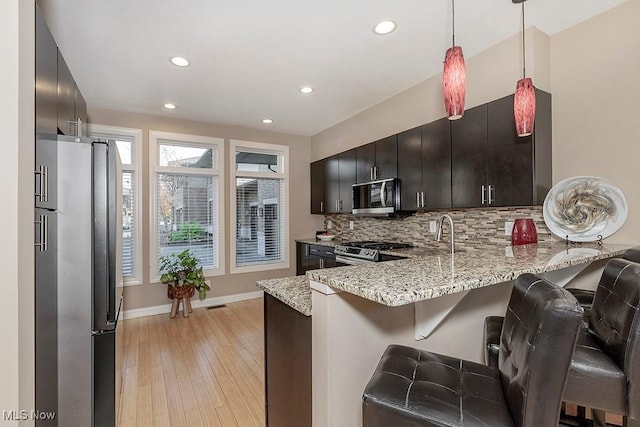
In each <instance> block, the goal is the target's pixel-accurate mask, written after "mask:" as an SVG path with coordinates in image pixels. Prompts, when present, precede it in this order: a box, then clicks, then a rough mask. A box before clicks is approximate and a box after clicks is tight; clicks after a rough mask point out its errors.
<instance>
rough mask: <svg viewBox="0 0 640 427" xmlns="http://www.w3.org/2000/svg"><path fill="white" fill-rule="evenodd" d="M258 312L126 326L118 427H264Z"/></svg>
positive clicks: (231, 308)
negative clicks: (123, 374) (123, 375)
mask: <svg viewBox="0 0 640 427" xmlns="http://www.w3.org/2000/svg"><path fill="white" fill-rule="evenodd" d="M262 304H263V301H262V299H254V300H249V301H242V302H237V303H233V304H228V305H227V306H226V307H223V308H216V309H211V310H207V309H195V310H194V311H193V313H192V314H191V317H189V318H187V319H185V318H183V317H182V311H181V312H180V314H179V315H178V316H177V317H176V318H175V319H169V315H168V314H165V315H158V316H151V317H144V318H139V319H131V320H125V321H124V327H125V330H124V334H125V357H124V362H123V363H124V369H125V371H124V372H125V377H124V382H123V395H122V405H121V408H122V410H121V413H120V416H119V420H120V422H119V423H118V425H119V426H120V427H130V426H138V427H142V426H180V427H185V426H206V427H215V426H222V427H233V426H240V427H249V426H260V427H262V426H264V336H263V307H262Z"/></svg>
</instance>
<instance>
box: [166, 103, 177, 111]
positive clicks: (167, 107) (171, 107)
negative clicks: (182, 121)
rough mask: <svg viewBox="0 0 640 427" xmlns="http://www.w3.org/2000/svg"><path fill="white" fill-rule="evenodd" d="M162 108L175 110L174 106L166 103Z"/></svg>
mask: <svg viewBox="0 0 640 427" xmlns="http://www.w3.org/2000/svg"><path fill="white" fill-rule="evenodd" d="M164 108H166V109H167V110H175V109H176V105H175V104H171V103H169V102H167V103H166V104H164Z"/></svg>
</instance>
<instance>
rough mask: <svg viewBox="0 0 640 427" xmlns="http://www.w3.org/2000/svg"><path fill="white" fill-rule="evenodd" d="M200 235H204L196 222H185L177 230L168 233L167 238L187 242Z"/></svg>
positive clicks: (198, 237)
mask: <svg viewBox="0 0 640 427" xmlns="http://www.w3.org/2000/svg"><path fill="white" fill-rule="evenodd" d="M202 237H204V229H203V228H202V226H201V225H200V224H198V223H197V222H185V223H184V224H181V225H180V227H179V228H178V230H177V231H174V232H172V233H170V234H169V240H170V241H172V242H189V241H192V240H198V239H201V238H202Z"/></svg>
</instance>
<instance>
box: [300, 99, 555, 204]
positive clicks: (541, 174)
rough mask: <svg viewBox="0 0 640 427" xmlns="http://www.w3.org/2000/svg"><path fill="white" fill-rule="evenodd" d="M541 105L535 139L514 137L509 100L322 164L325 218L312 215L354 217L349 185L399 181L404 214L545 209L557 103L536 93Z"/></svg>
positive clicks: (501, 100)
mask: <svg viewBox="0 0 640 427" xmlns="http://www.w3.org/2000/svg"><path fill="white" fill-rule="evenodd" d="M536 105H537V108H536V121H535V127H534V133H533V135H532V136H530V137H526V138H519V137H518V136H517V135H516V132H515V124H514V117H513V95H509V96H506V97H503V98H500V99H497V100H495V101H492V102H489V103H487V104H483V105H480V106H477V107H474V108H471V109H468V110H466V111H465V113H464V116H463V117H462V118H461V119H460V120H455V121H449V120H448V119H447V118H442V119H439V120H436V121H434V122H431V123H428V124H425V125H423V126H418V127H416V128H413V129H410V130H407V131H405V132H402V133H399V134H398V135H396V136H392V137H389V138H385V139H382V140H380V141H377V142H374V143H371V144H367V145H364V146H362V147H358V148H356V149H353V150H349V151H348V152H344V153H341V154H337V155H335V156H332V157H329V158H327V159H324V174H322V179H324V182H323V183H324V201H323V202H324V204H323V207H324V211H317V210H316V211H314V209H317V208H316V207H314V206H315V204H314V202H313V201H312V212H314V213H339V212H351V205H350V203H351V190H350V186H351V184H353V183H355V182H356V181H357V182H359V183H360V182H368V181H372V180H376V179H386V178H394V177H398V178H399V179H400V188H401V209H402V210H403V211H415V210H423V209H446V208H451V207H453V208H475V207H483V206H485V207H486V206H496V207H497V206H533V205H540V204H542V202H543V201H544V198H545V196H546V195H547V193H548V192H549V189H550V188H551V136H552V135H551V129H552V128H551V125H552V124H551V95H550V94H549V93H547V92H544V91H541V90H536ZM356 160H357V162H356ZM394 165H395V168H394ZM313 167H315V168H318V166H313ZM376 170H377V177H376ZM317 176H320V175H319V173H318V172H317V171H316V172H315V173H313V172H312V181H315V180H316V179H320V178H314V177H317ZM314 185H315V183H314V182H312V193H313V188H315V187H314ZM312 198H313V195H312ZM317 199H319V196H316V200H317Z"/></svg>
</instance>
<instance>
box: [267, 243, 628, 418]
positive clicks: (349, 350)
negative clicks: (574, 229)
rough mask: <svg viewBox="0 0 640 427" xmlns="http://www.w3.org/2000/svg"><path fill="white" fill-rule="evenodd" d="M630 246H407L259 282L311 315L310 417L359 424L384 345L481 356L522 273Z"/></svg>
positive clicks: (552, 271) (573, 269) (587, 261)
mask: <svg viewBox="0 0 640 427" xmlns="http://www.w3.org/2000/svg"><path fill="white" fill-rule="evenodd" d="M629 248H631V245H613V244H611V245H597V244H582V245H579V246H576V245H566V244H565V243H564V242H556V243H551V244H540V243H539V244H535V245H523V246H515V247H511V246H504V245H490V246H485V247H483V248H467V249H466V250H465V251H463V252H457V253H455V254H453V255H452V254H442V253H439V254H438V255H433V253H436V251H434V250H433V248H407V249H398V250H395V251H390V252H389V253H390V254H394V255H399V256H404V257H406V259H401V260H397V261H389V262H384V263H374V264H366V265H361V266H348V267H341V268H331V269H322V270H312V271H309V272H307V277H306V278H305V277H304V276H299V277H297V278H287V279H275V280H270V281H262V282H260V283H259V284H258V286H259V287H261V288H262V289H263V290H265V292H266V293H267V294H269V295H270V296H272V297H274V298H276V299H278V300H279V301H281V302H283V303H284V304H286V305H288V306H290V307H293V308H294V309H295V310H297V311H298V312H300V313H301V314H303V315H308V314H311V325H312V328H311V330H312V337H311V342H312V389H313V394H312V395H313V398H312V399H313V424H312V425H313V426H332V427H342V426H344V427H348V426H354V425H361V410H360V402H361V397H362V391H363V389H364V386H365V384H366V382H367V380H368V378H369V377H370V376H371V373H372V372H373V370H374V368H375V366H376V364H377V362H378V360H379V358H380V355H381V354H382V352H383V351H384V349H385V348H386V347H387V345H389V344H392V343H393V344H403V345H409V346H412V347H416V348H419V349H423V350H429V351H434V352H438V353H445V354H448V355H452V356H455V357H460V358H464V359H467V360H472V361H478V362H482V345H483V344H482V325H483V322H484V318H485V317H486V316H490V315H504V312H505V309H506V305H507V303H508V299H509V296H510V293H511V288H512V281H513V280H514V279H515V278H517V277H518V276H519V275H520V274H522V273H535V274H541V275H542V276H544V277H546V278H548V279H549V280H551V281H552V282H554V283H556V284H558V285H560V286H565V285H566V284H568V283H570V282H580V279H581V276H584V275H585V274H581V273H582V272H583V270H585V269H586V268H588V267H590V266H591V267H590V268H591V269H594V270H595V269H598V268H601V267H602V265H603V264H604V261H603V260H606V259H608V258H611V257H616V256H620V255H622V254H623V253H624V252H625V251H626V250H627V249H629ZM429 254H431V255H429ZM587 276H588V274H587ZM306 279H308V280H309V281H308V284H309V285H308V286H309V287H310V290H309V288H308V287H307V281H306ZM589 280H590V279H589ZM589 280H587V281H589ZM583 281H584V280H583ZM589 285H591V287H593V286H595V283H591V284H589V283H587V284H586V286H589ZM301 301H302V302H301ZM266 320H267V322H268V319H266Z"/></svg>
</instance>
